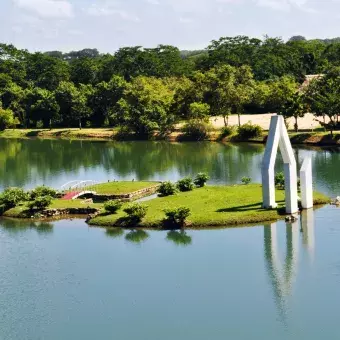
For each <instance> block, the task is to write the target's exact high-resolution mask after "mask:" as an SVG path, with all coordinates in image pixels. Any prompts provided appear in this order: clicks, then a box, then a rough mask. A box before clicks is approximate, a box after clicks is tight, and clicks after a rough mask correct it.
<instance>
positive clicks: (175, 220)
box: [164, 207, 190, 226]
mask: <svg viewBox="0 0 340 340" xmlns="http://www.w3.org/2000/svg"><path fill="white" fill-rule="evenodd" d="M164 212H165V216H166V222H168V223H170V224H171V225H173V226H175V225H178V226H183V225H184V223H185V220H186V219H187V218H188V217H189V216H190V209H189V208H186V207H179V208H173V209H165V210H164Z"/></svg>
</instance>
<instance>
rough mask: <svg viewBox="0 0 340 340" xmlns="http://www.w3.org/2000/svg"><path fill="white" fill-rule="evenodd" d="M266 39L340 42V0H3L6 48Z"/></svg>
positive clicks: (110, 48) (184, 45)
mask: <svg viewBox="0 0 340 340" xmlns="http://www.w3.org/2000/svg"><path fill="white" fill-rule="evenodd" d="M265 34H268V35H269V36H279V37H282V38H284V39H288V38H289V37H290V36H292V35H304V36H306V37H307V38H316V37H319V38H330V37H337V36H340V0H121V1H119V0H0V42H5V43H12V44H14V45H15V46H17V47H19V48H27V49H29V50H30V51H39V50H43V51H46V50H61V51H69V50H77V49H82V48H86V47H89V48H98V50H99V51H101V52H114V51H115V50H117V49H118V48H120V47H123V46H136V45H141V46H145V47H154V46H157V45H158V44H170V45H175V46H178V47H179V48H181V49H198V48H204V47H206V46H207V45H208V44H209V42H210V41H211V40H212V39H218V38H219V37H221V36H235V35H249V36H254V37H262V36H263V35H265Z"/></svg>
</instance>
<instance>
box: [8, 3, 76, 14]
mask: <svg viewBox="0 0 340 340" xmlns="http://www.w3.org/2000/svg"><path fill="white" fill-rule="evenodd" d="M14 3H15V5H16V6H17V7H19V8H21V9H24V10H27V11H29V12H31V13H34V14H37V15H39V16H40V17H42V18H70V17H72V16H73V8H72V4H71V3H70V2H68V1H67V0H14Z"/></svg>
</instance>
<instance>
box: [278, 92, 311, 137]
mask: <svg viewBox="0 0 340 340" xmlns="http://www.w3.org/2000/svg"><path fill="white" fill-rule="evenodd" d="M306 112H307V108H306V105H305V103H304V101H303V97H302V96H301V95H300V94H299V93H295V94H294V95H293V96H292V97H291V98H287V99H286V101H285V103H284V104H283V106H282V108H281V110H280V112H279V113H280V114H281V115H282V116H283V117H284V119H285V120H286V119H287V118H289V117H294V118H295V124H294V130H295V132H298V131H299V127H298V118H302V117H304V115H305V114H306Z"/></svg>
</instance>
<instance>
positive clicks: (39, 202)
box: [28, 195, 52, 210]
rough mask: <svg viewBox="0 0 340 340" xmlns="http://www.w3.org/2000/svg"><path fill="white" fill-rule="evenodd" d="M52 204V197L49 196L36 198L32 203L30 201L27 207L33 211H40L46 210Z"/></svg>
mask: <svg viewBox="0 0 340 340" xmlns="http://www.w3.org/2000/svg"><path fill="white" fill-rule="evenodd" d="M51 203H52V197H51V196H49V195H46V196H38V197H36V198H35V199H34V201H31V202H29V203H28V207H29V208H30V209H31V210H33V209H34V208H37V209H38V210H42V209H45V208H47V207H48V206H49V205H50V204H51Z"/></svg>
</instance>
